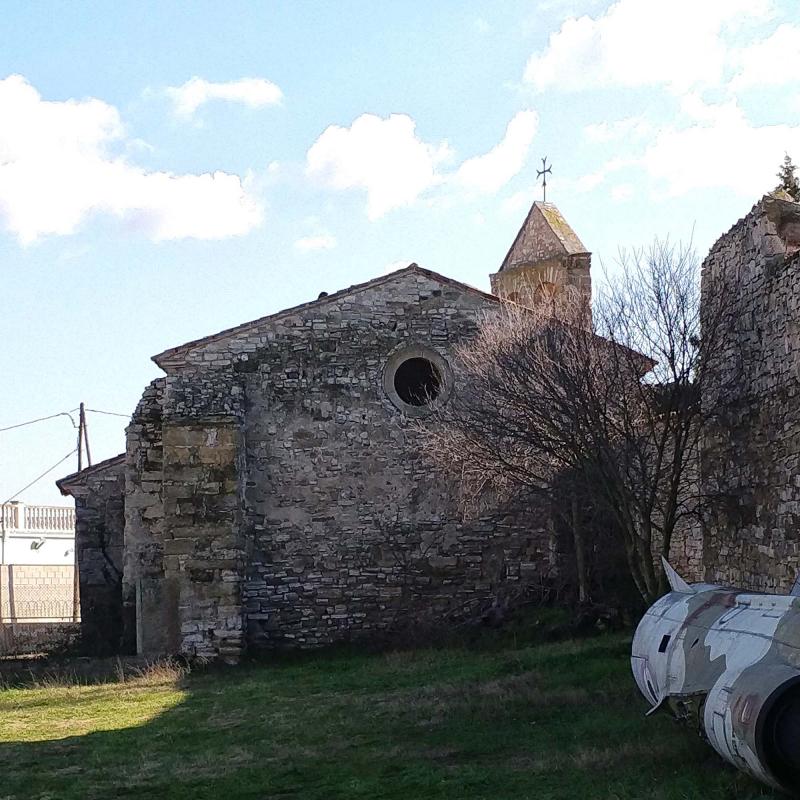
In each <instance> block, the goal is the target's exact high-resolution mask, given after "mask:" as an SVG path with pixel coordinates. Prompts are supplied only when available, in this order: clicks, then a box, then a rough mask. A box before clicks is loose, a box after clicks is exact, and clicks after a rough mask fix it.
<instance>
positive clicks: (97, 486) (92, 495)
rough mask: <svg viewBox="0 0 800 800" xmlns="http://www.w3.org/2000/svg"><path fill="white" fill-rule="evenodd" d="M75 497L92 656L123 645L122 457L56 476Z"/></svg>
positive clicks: (85, 629)
mask: <svg viewBox="0 0 800 800" xmlns="http://www.w3.org/2000/svg"><path fill="white" fill-rule="evenodd" d="M59 487H60V488H61V490H62V492H66V493H69V494H71V495H72V496H73V497H74V498H75V549H76V555H77V563H78V576H79V586H80V607H81V643H82V647H83V648H84V649H85V650H86V651H87V652H89V653H92V654H94V655H109V654H112V653H119V652H121V651H123V650H124V649H125V647H124V637H123V630H124V623H123V605H122V571H123V537H124V525H125V510H124V487H125V462H124V458H123V457H122V456H117V457H116V458H113V459H109V460H108V461H104V462H101V463H100V464H96V465H94V466H93V467H90V468H88V469H86V470H84V471H83V472H79V473H77V474H76V475H72V476H70V477H69V478H65V479H63V480H62V481H59Z"/></svg>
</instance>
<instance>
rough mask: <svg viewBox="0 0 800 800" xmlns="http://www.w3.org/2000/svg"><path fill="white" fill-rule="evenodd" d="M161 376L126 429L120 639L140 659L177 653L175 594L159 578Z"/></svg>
mask: <svg viewBox="0 0 800 800" xmlns="http://www.w3.org/2000/svg"><path fill="white" fill-rule="evenodd" d="M164 388H165V380H164V378H159V379H157V380H154V381H153V382H152V383H151V384H150V385H149V386H148V387H147V388H146V389H145V391H144V394H143V395H142V399H141V400H140V401H139V404H138V406H137V407H136V410H135V411H134V413H133V416H132V417H131V422H130V425H129V426H128V428H127V431H126V457H125V473H126V474H125V569H124V580H123V602H124V608H125V623H126V624H125V641H126V648H127V650H129V651H133V652H138V653H140V654H141V655H161V654H164V653H174V652H177V650H178V647H179V632H178V621H177V608H178V603H177V592H176V591H175V589H174V587H173V586H172V584H171V583H170V582H168V581H167V580H166V579H165V577H166V576H165V574H164V503H163V496H162V494H163V482H164V463H163V462H164V456H163V442H162V439H163V431H162V424H163V423H162V406H163V402H164Z"/></svg>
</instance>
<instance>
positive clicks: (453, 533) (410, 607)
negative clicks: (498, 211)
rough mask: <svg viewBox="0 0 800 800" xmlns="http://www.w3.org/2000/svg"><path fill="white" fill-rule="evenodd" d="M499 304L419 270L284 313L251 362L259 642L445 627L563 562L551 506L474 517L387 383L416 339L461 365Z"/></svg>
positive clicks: (253, 560) (254, 598)
mask: <svg viewBox="0 0 800 800" xmlns="http://www.w3.org/2000/svg"><path fill="white" fill-rule="evenodd" d="M493 308H495V303H494V302H493V301H491V300H488V299H483V298H480V297H479V296H474V295H467V294H465V293H463V292H461V291H459V290H457V289H455V288H453V287H448V286H446V285H444V286H443V285H442V284H440V283H437V282H435V281H432V280H429V279H427V278H424V277H423V276H420V275H409V276H407V277H406V278H404V279H403V280H402V281H398V282H392V283H391V284H385V285H383V286H381V287H377V288H375V289H373V290H370V292H369V293H365V294H357V295H353V296H347V297H344V298H342V299H340V300H338V301H337V302H336V303H331V304H323V305H320V306H317V307H316V308H314V309H309V310H308V311H307V312H305V313H304V314H303V315H298V316H297V317H296V318H294V319H288V320H286V321H282V322H281V324H279V325H276V326H275V327H274V329H273V331H271V332H270V333H269V337H270V338H269V340H268V342H267V343H266V345H265V346H263V347H261V348H260V349H259V350H258V351H257V352H256V353H253V354H252V355H250V356H249V357H248V361H247V362H245V364H246V366H245V365H244V364H241V365H240V367H239V369H240V370H243V371H241V372H240V374H242V375H243V376H244V377H245V399H244V406H245V408H246V409H247V411H246V415H245V427H244V442H245V452H246V455H245V459H246V474H247V485H246V488H245V538H246V540H247V542H248V544H247V547H248V551H249V553H250V556H249V566H248V575H247V581H246V583H245V584H244V597H243V602H244V605H245V614H246V619H247V634H248V640H249V642H250V644H251V645H253V646H256V647H281V646H314V645H320V644H326V643H330V642H334V641H337V640H341V639H345V638H348V639H349V638H360V637H374V636H375V635H376V634H378V635H379V634H381V632H386V631H389V630H395V629H397V628H402V627H406V626H409V625H412V624H413V625H420V626H428V625H431V626H435V625H437V624H438V625H441V624H442V622H443V620H445V619H454V618H462V617H466V616H469V615H472V614H475V613H476V611H479V610H481V609H485V608H486V607H487V606H488V605H490V604H491V602H492V600H493V599H494V598H501V599H502V598H511V597H514V596H516V595H517V594H520V593H521V592H523V591H524V586H526V585H529V584H530V583H533V582H536V581H541V580H543V579H544V577H545V574H546V573H547V572H548V571H549V570H551V569H552V568H553V566H554V564H553V561H552V558H551V540H550V534H549V525H548V519H547V516H546V515H544V514H541V513H540V514H538V515H537V514H536V513H535V510H531V511H530V512H529V513H528V514H527V515H526V516H525V517H524V518H523V516H522V515H516V516H515V515H513V514H497V515H494V516H491V515H488V516H484V517H482V518H480V519H477V520H472V521H470V522H462V521H461V518H460V516H459V514H458V511H457V509H456V507H455V501H454V498H455V497H456V496H457V487H454V486H446V485H443V484H442V482H441V478H440V476H438V475H436V474H434V473H432V472H431V470H430V467H428V466H427V465H426V463H425V460H424V458H423V454H422V452H421V451H420V449H419V445H418V442H417V439H416V436H415V429H414V427H413V424H411V423H410V422H409V419H408V417H406V416H404V415H403V414H401V412H400V411H399V410H398V409H397V408H396V407H395V405H393V403H392V400H391V399H390V397H389V395H388V394H387V392H386V391H385V390H384V383H385V381H384V370H385V368H386V365H387V363H388V362H391V363H395V362H396V361H398V360H401V361H402V353H403V352H404V349H405V348H407V347H412V346H414V347H421V348H423V352H424V348H430V350H431V351H433V353H435V354H436V355H437V356H438V358H441V359H443V361H444V362H445V363H446V364H449V365H450V368H451V369H452V368H453V366H454V363H453V362H454V359H453V350H454V346H455V344H456V343H458V342H459V341H462V340H464V339H466V338H468V337H470V336H471V335H472V334H474V332H475V330H476V325H477V321H478V316H479V314H481V313H483V312H485V311H488V310H491V309H493ZM409 352H410V351H409ZM415 352H416V351H415ZM454 384H455V385H454V387H453V390H454V391H458V375H457V374H455V376H454Z"/></svg>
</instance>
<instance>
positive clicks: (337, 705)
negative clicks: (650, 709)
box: [0, 634, 772, 800]
mask: <svg viewBox="0 0 800 800" xmlns="http://www.w3.org/2000/svg"><path fill="white" fill-rule="evenodd" d="M628 653H629V638H628V637H625V636H622V635H618V634H614V635H606V636H602V637H599V638H593V639H586V640H583V641H566V642H559V643H555V644H537V645H524V646H517V645H515V644H514V643H513V642H511V643H509V642H507V641H505V640H501V639H498V641H497V643H496V646H486V644H485V643H484V644H483V645H482V646H481V647H480V648H475V647H473V648H469V649H467V648H465V647H463V646H454V647H451V648H443V649H426V650H417V651H404V652H392V653H386V654H378V655H375V654H372V655H370V654H363V653H352V652H349V653H342V652H339V653H324V654H323V653H320V654H316V655H305V656H298V657H295V658H292V659H290V660H286V659H281V660H278V661H276V662H275V663H272V664H269V663H264V664H255V665H245V666H242V667H238V668H231V669H227V670H214V671H208V672H199V671H195V672H193V673H192V674H190V675H188V676H179V675H175V674H171V673H170V671H169V670H162V671H161V672H158V671H154V672H153V673H152V674H149V675H146V676H143V677H140V678H133V679H128V680H122V681H116V682H110V683H103V684H95V685H84V686H59V685H55V684H50V685H47V684H45V685H40V686H38V687H36V686H34V687H22V688H9V689H5V690H3V691H0V799H2V800H11V798H15V799H16V798H39V799H40V800H44V798H48V799H49V798H52V799H53V800H56V799H58V800H61V799H62V798H64V800H68V799H72V798H74V799H75V800H78V799H80V800H92V799H93V798H97V800H105V798H109V797H136V798H193V800H198V799H200V798H222V800H243V799H244V798H248V799H250V798H252V800H255V798H259V799H260V800H261V799H265V798H303V800H334V798H370V799H372V798H403V800H413V799H414V798H452V799H453V800H455V799H456V798H458V799H459V800H462V799H463V798H487V800H488V799H489V798H491V800H502V799H503V798H508V799H509V800H525V798H530V800H550V799H551V798H552V799H553V800H554V799H555V798H560V799H561V800H578V799H580V798H614V799H615V800H616V799H620V800H621V799H622V798H653V799H654V800H667V798H670V800H679V799H680V800H685V798H703V799H704V800H733V799H734V798H737V799H739V798H742V799H743V798H756V797H771V796H772V795H771V794H769V792H766V791H764V790H762V789H761V788H759V786H757V785H756V784H754V783H753V782H751V781H749V780H748V779H746V778H745V777H744V776H742V775H740V774H738V773H736V772H735V771H733V770H731V769H729V768H727V767H726V766H725V765H724V764H723V763H722V762H721V761H720V760H719V759H718V758H717V757H716V756H715V754H714V753H713V752H712V751H711V750H710V749H709V748H708V747H707V746H705V745H704V744H703V743H702V742H700V741H699V740H698V739H697V737H696V736H695V735H693V733H692V732H691V731H688V730H684V729H682V728H679V727H678V726H676V725H675V724H674V723H672V722H671V721H670V720H669V719H668V718H666V717H658V716H656V717H651V718H648V719H645V718H644V711H645V710H646V705H645V703H644V701H643V700H642V699H641V698H640V697H639V696H638V694H637V691H636V688H635V686H634V684H633V680H632V678H631V676H630V669H629V666H628Z"/></svg>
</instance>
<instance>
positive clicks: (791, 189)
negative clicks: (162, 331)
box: [775, 153, 800, 202]
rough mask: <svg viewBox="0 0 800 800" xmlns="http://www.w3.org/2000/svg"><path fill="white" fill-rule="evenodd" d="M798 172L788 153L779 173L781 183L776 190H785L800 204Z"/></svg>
mask: <svg viewBox="0 0 800 800" xmlns="http://www.w3.org/2000/svg"><path fill="white" fill-rule="evenodd" d="M796 170H797V167H795V165H794V163H793V162H792V158H791V156H790V155H789V154H788V153H786V154H785V155H784V157H783V164H781V167H780V169H779V170H778V173H777V174H778V179H779V180H780V183H779V184H778V185H777V186H776V187H775V188H776V190H777V189H783V191H785V192H787V193H788V194H789V195H790V196H791V197H792V199H793V200H794V201H795V202H800V181H798V180H797V175H796V174H795V171H796Z"/></svg>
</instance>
